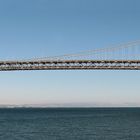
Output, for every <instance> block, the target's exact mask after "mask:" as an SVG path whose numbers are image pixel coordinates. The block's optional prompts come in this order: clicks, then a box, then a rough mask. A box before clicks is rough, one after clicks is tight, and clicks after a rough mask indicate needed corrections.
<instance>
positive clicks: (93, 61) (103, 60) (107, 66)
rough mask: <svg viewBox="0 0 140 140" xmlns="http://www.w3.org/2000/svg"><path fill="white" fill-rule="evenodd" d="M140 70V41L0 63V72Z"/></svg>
mask: <svg viewBox="0 0 140 140" xmlns="http://www.w3.org/2000/svg"><path fill="white" fill-rule="evenodd" d="M97 69H100V70H140V40H138V41H133V42H128V43H125V44H119V45H115V46H114V45H113V46H110V47H105V48H99V49H94V50H90V51H83V52H80V53H74V54H66V55H59V56H53V57H44V58H35V59H28V60H12V61H10V60H8V61H0V71H16V70H97Z"/></svg>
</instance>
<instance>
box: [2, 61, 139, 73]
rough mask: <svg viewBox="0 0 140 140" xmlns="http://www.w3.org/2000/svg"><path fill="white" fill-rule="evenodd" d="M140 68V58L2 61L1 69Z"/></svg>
mask: <svg viewBox="0 0 140 140" xmlns="http://www.w3.org/2000/svg"><path fill="white" fill-rule="evenodd" d="M80 69H81V70H96V69H102V70H111V69H112V70H140V60H37V61H0V71H14V70H80Z"/></svg>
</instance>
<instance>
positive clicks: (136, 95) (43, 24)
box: [0, 0, 140, 106]
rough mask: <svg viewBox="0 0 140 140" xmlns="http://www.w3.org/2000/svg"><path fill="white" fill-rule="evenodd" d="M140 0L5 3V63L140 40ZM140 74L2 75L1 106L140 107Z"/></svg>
mask: <svg viewBox="0 0 140 140" xmlns="http://www.w3.org/2000/svg"><path fill="white" fill-rule="evenodd" d="M139 5H140V1H139V0H127V1H126V0H12V1H11V0H1V1H0V60H5V59H6V60H8V59H10V60H11V59H26V58H27V59H28V58H36V57H46V56H53V55H61V54H67V53H75V52H80V51H85V50H92V49H95V48H101V47H105V46H108V45H112V44H119V43H123V42H124V43H125V42H129V41H133V40H139V39H140V32H139V25H140V8H139ZM139 81H140V72H139V71H100V70H98V71H22V72H0V104H14V105H17V104H18V105H19V104H20V105H21V104H37V105H38V104H43V105H50V106H51V105H52V106H53V105H56V106H57V105H62V106H67V105H71V106H140V102H139V100H140V92H139V91H140V86H139Z"/></svg>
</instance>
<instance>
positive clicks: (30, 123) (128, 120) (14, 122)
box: [0, 108, 140, 140]
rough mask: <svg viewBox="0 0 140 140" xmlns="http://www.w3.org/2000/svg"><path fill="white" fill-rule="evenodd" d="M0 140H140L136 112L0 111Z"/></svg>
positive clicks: (97, 110) (88, 109)
mask: <svg viewBox="0 0 140 140" xmlns="http://www.w3.org/2000/svg"><path fill="white" fill-rule="evenodd" d="M0 140H140V108H122V109H120V108H116V109H113V108H112V109H111V108H110V109H109V108H87V109H86V108H85V109H82V108H81V109H72V108H69V109H62V108H61V109H39V108H38V109H31V108H30V109H25V108H19V109H16V108H15V109H0Z"/></svg>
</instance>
